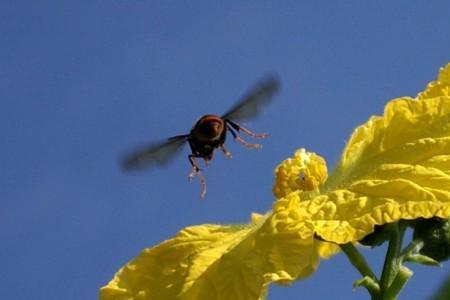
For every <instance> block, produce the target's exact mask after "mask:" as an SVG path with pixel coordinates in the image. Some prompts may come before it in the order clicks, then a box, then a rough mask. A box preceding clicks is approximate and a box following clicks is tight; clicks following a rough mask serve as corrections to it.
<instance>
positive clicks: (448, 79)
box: [417, 64, 450, 100]
mask: <svg viewBox="0 0 450 300" xmlns="http://www.w3.org/2000/svg"><path fill="white" fill-rule="evenodd" d="M440 96H444V97H448V96H450V64H448V65H447V66H445V67H443V68H441V69H440V72H439V76H438V79H437V80H436V81H433V82H430V83H429V84H428V86H427V88H426V89H425V91H423V92H422V93H420V94H419V95H418V96H417V99H419V100H421V99H428V98H435V97H440Z"/></svg>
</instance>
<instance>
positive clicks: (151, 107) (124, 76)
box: [0, 0, 450, 300]
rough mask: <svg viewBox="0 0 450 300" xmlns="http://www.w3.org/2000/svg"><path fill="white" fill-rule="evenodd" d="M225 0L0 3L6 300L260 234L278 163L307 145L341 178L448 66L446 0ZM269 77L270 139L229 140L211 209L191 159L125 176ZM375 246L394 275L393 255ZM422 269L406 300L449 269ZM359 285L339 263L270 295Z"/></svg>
mask: <svg viewBox="0 0 450 300" xmlns="http://www.w3.org/2000/svg"><path fill="white" fill-rule="evenodd" d="M224 2H225V1H224ZM224 2H222V3H219V2H218V1H216V2H213V1H190V2H189V4H188V2H182V1H144V0H127V1H125V0H120V1H9V0H3V1H1V2H0V43H1V47H0V99H1V100H0V101H1V109H0V134H1V137H2V141H3V143H2V147H1V148H0V157H1V159H0V169H1V171H0V199H1V204H2V210H1V211H0V239H1V240H2V247H0V261H1V263H2V271H1V272H0V282H1V283H0V294H1V295H2V298H4V299H96V297H97V293H98V288H99V287H101V286H102V285H104V284H106V283H107V282H108V281H109V280H110V279H111V278H112V276H113V274H114V273H115V272H116V271H117V270H118V269H119V268H120V267H121V266H122V265H123V264H125V263H126V262H127V261H129V260H130V259H132V258H133V257H134V256H136V255H137V254H138V253H139V252H140V251H141V250H143V249H144V248H145V247H149V246H152V245H155V244H157V243H159V242H161V241H163V240H164V239H167V238H170V237H171V236H173V235H174V234H175V233H176V232H177V231H178V230H180V229H181V228H183V227H186V226H188V225H194V224H203V223H227V224H228V223H246V222H247V221H248V220H249V216H250V214H251V212H260V213H263V212H265V211H267V210H269V209H270V208H271V204H272V201H273V200H274V198H273V196H272V194H271V185H272V182H273V169H274V167H275V166H276V165H277V164H278V163H279V162H280V161H281V160H283V159H284V158H286V157H288V156H289V155H291V154H292V153H293V152H294V151H295V149H297V148H299V147H306V148H307V149H308V150H310V151H314V152H317V153H319V154H320V155H322V156H324V157H325V158H326V159H327V162H328V165H329V168H330V169H332V167H333V165H334V164H335V163H336V161H337V159H338V158H339V155H340V152H341V150H342V148H343V146H344V145H345V142H346V140H347V139H348V137H349V135H350V133H351V132H352V130H353V129H354V128H355V126H357V125H358V124H361V123H362V122H364V121H365V120H366V119H367V118H368V117H369V116H370V115H372V114H380V113H381V112H382V110H383V107H384V104H385V103H386V102H387V101H388V100H389V99H392V98H395V97H398V96H403V95H411V96H415V95H416V93H417V92H419V91H421V90H422V89H423V88H424V87H425V85H426V83H427V82H429V81H430V80H432V79H434V78H435V77H436V75H437V72H438V69H439V67H441V66H444V65H445V64H446V63H448V62H449V61H450V42H449V38H448V37H449V36H450V18H449V17H448V12H449V11H450V3H449V2H448V1H433V2H432V4H431V2H427V3H430V4H426V2H421V3H417V1H416V2H414V3H413V2H412V1H396V2H392V1H389V2H388V1H384V2H377V3H375V2H369V1H345V2H343V1H339V3H338V1H308V2H307V1H226V3H224ZM269 72H276V73H278V74H279V76H280V78H281V81H282V91H281V93H280V94H279V97H277V98H276V100H275V101H274V102H273V103H272V104H271V105H270V106H269V107H268V108H267V109H266V110H265V112H264V113H263V116H262V117H261V118H259V119H258V120H254V121H251V122H248V123H247V127H249V128H251V129H252V130H254V131H256V132H268V133H269V134H270V138H268V139H266V140H264V141H263V142H264V148H263V149H262V150H248V149H245V148H243V147H241V146H240V145H239V144H237V143H234V142H233V141H232V140H231V139H230V141H229V142H228V143H227V147H228V149H229V150H230V151H231V152H232V153H233V159H232V160H231V161H229V160H227V159H226V158H225V157H224V156H223V155H221V153H217V155H216V157H215V159H214V161H213V162H212V165H211V167H210V168H209V169H208V170H207V171H205V172H204V175H205V176H206V180H207V183H208V193H207V196H206V199H205V200H200V199H199V185H198V183H197V182H195V181H194V182H192V183H189V182H188V181H187V174H188V172H189V170H190V166H189V163H188V161H187V154H188V149H187V148H185V150H184V152H183V154H182V155H180V156H179V157H177V158H176V159H174V161H173V163H172V164H170V165H169V166H168V167H167V168H164V169H154V170H150V171H149V172H145V173H141V174H135V175H127V174H123V173H122V172H121V171H120V170H119V168H118V164H117V160H118V158H119V157H120V156H121V155H122V154H123V153H124V152H127V151H128V150H129V149H130V148H133V147H134V146H136V145H139V144H141V143H147V142H149V141H152V140H158V139H161V138H166V137H169V136H172V135H177V134H183V133H187V132H188V131H189V130H190V128H191V126H192V124H193V122H194V121H195V120H196V119H197V118H198V117H199V116H201V115H202V114H205V113H215V114H222V113H223V112H225V111H226V110H227V109H228V108H229V107H230V106H231V105H232V104H234V103H235V101H237V100H238V99H239V98H240V97H241V96H242V95H243V94H244V93H245V92H246V91H247V90H248V88H250V87H251V86H253V85H254V83H255V82H257V81H258V79H260V78H262V77H263V76H264V75H265V74H267V73H269ZM365 253H366V254H367V255H368V259H369V260H370V261H371V262H373V263H374V264H376V265H379V266H381V262H382V258H383V257H382V253H383V251H382V249H381V250H380V249H377V250H375V251H365ZM412 268H413V270H414V271H415V276H414V277H413V278H412V279H411V281H410V283H409V284H408V285H407V287H406V291H405V292H404V294H403V297H404V298H405V299H408V298H410V299H411V297H413V298H414V299H419V300H420V299H427V297H428V296H429V295H430V294H431V293H432V291H434V290H435V289H436V288H437V286H438V285H439V283H440V282H441V281H442V279H443V278H444V277H445V274H446V273H447V272H448V264H447V265H444V267H442V268H440V269H438V268H425V267H418V266H412ZM377 271H378V269H377ZM356 279H359V274H357V273H356V271H354V270H353V269H352V268H350V267H349V264H348V262H347V260H346V258H345V257H344V256H343V255H337V256H336V257H334V258H333V259H331V260H329V261H323V262H322V264H321V266H320V267H319V270H318V271H317V272H316V273H315V274H314V275H313V276H312V277H310V278H308V279H307V280H304V281H299V282H296V283H295V284H294V285H293V286H291V287H288V288H286V287H277V286H272V287H271V289H270V293H269V299H326V298H329V297H334V298H335V299H367V298H368V297H367V295H366V292H365V290H363V289H356V290H354V289H352V282H353V281H354V280H356Z"/></svg>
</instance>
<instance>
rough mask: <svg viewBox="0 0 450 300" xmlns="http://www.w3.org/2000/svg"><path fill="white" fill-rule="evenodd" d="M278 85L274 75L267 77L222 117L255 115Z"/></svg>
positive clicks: (234, 117)
mask: <svg viewBox="0 0 450 300" xmlns="http://www.w3.org/2000/svg"><path fill="white" fill-rule="evenodd" d="M279 87H280V83H279V81H278V79H277V78H276V77H275V76H272V77H269V78H267V79H266V80H264V81H263V82H261V83H260V84H259V85H258V86H257V87H256V88H255V89H253V90H251V91H250V93H248V94H247V95H246V96H245V97H244V98H243V99H242V100H241V101H239V102H238V103H236V105H234V106H233V107H232V108H231V109H230V110H229V111H228V112H227V113H225V114H224V115H223V116H222V119H225V120H242V119H251V118H254V117H257V116H258V115H259V113H260V111H261V108H262V107H263V106H264V105H266V104H268V103H269V102H270V100H272V99H273V96H274V94H275V92H276V91H278V89H279Z"/></svg>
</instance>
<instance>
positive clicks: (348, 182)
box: [309, 65, 450, 243]
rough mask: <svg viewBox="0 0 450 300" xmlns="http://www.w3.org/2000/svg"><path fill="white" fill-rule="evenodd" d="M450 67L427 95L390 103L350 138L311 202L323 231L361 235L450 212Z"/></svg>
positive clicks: (349, 237) (333, 235)
mask: <svg viewBox="0 0 450 300" xmlns="http://www.w3.org/2000/svg"><path fill="white" fill-rule="evenodd" d="M449 74H450V65H447V67H446V68H444V69H442V70H441V73H440V75H439V79H438V80H437V81H435V82H432V83H431V84H429V85H428V88H427V90H426V91H424V92H423V93H421V94H420V96H419V98H420V100H416V99H411V98H399V99H395V100H392V101H390V102H389V103H388V104H387V105H386V108H385V111H384V115H383V116H379V117H372V118H370V120H369V121H368V122H367V123H366V124H364V125H362V126H360V127H358V128H357V129H356V130H355V132H354V133H353V135H352V136H351V138H350V140H349V142H348V144H347V146H346V148H345V150H344V152H343V154H342V158H341V160H340V162H339V164H338V167H337V168H336V171H335V172H333V173H332V175H331V176H330V178H328V180H327V181H326V183H325V185H324V186H323V187H321V192H322V194H321V196H320V197H317V198H315V199H314V201H311V202H310V203H309V205H310V209H312V210H315V211H317V213H316V214H315V215H314V216H312V218H313V219H314V220H315V223H314V226H315V228H316V230H317V233H318V234H319V235H320V236H321V237H322V238H324V239H326V240H328V241H334V242H337V243H346V242H350V241H357V240H359V239H361V238H362V237H364V236H365V235H366V234H368V233H370V232H371V231H372V230H373V228H374V226H375V225H380V224H385V223H390V222H395V221H398V220H399V219H416V218H420V217H422V218H430V217H432V216H438V217H442V218H447V217H449V216H450V171H449V170H450V95H449V94H448V87H449V84H450V75H449Z"/></svg>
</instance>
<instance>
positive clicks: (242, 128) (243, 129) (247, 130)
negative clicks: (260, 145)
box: [225, 120, 269, 139]
mask: <svg viewBox="0 0 450 300" xmlns="http://www.w3.org/2000/svg"><path fill="white" fill-rule="evenodd" d="M225 122H227V123H228V124H230V125H231V126H232V127H233V128H234V129H235V130H237V131H242V132H243V133H245V134H247V135H248V136H251V137H254V138H260V139H263V138H266V137H268V136H269V135H268V134H267V133H254V132H253V131H250V130H249V129H247V128H245V127H242V126H241V125H238V124H236V123H234V122H233V121H230V120H226V121H225Z"/></svg>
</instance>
